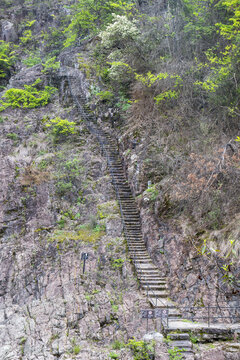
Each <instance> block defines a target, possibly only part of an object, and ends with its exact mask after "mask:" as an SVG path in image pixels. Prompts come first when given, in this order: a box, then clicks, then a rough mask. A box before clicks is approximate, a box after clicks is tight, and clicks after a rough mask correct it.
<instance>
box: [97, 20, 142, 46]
mask: <svg viewBox="0 0 240 360" xmlns="http://www.w3.org/2000/svg"><path fill="white" fill-rule="evenodd" d="M139 33H140V32H139V30H138V28H137V26H136V24H135V23H134V22H133V21H130V20H129V19H128V18H127V16H125V15H122V16H121V15H116V14H113V22H112V24H110V25H108V26H107V28H106V30H104V31H102V32H101V33H100V34H99V35H100V37H101V38H102V42H101V43H102V46H103V47H105V48H112V47H119V46H121V47H123V46H126V44H127V43H129V42H131V41H134V40H136V39H137V37H138V36H139Z"/></svg>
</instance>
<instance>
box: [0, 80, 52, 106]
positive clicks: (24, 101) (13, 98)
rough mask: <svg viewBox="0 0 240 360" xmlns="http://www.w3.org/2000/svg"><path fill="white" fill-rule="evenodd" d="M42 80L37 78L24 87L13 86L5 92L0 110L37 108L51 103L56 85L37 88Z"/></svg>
mask: <svg viewBox="0 0 240 360" xmlns="http://www.w3.org/2000/svg"><path fill="white" fill-rule="evenodd" d="M40 82H41V80H40V79H37V80H36V81H35V83H34V84H32V85H24V89H16V88H11V89H9V90H7V91H6V92H5V94H4V95H3V98H4V99H5V101H2V100H0V111H3V110H5V109H6V108H8V107H10V106H11V107H12V108H13V109H15V108H29V109H32V108H36V107H39V106H45V105H47V104H48V103H49V101H50V99H51V96H52V94H53V93H54V92H55V91H56V90H57V89H56V88H54V87H50V86H45V88H44V90H37V89H36V85H37V84H39V83H40Z"/></svg>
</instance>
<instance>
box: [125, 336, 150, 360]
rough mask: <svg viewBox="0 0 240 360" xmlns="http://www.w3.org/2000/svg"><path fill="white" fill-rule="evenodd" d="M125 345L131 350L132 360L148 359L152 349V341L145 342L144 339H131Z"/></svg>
mask: <svg viewBox="0 0 240 360" xmlns="http://www.w3.org/2000/svg"><path fill="white" fill-rule="evenodd" d="M127 346H128V347H129V348H130V349H131V350H132V352H133V356H134V360H150V359H151V357H150V353H152V352H153V351H154V343H151V344H147V343H146V342H145V341H142V340H140V341H137V340H135V338H133V339H131V340H130V341H129V343H128V344H127Z"/></svg>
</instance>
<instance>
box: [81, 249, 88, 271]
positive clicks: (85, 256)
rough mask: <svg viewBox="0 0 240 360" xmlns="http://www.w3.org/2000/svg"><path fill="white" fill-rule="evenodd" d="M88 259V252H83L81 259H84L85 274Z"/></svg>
mask: <svg viewBox="0 0 240 360" xmlns="http://www.w3.org/2000/svg"><path fill="white" fill-rule="evenodd" d="M87 259H88V253H82V255H81V260H83V274H84V273H85V266H86V260H87Z"/></svg>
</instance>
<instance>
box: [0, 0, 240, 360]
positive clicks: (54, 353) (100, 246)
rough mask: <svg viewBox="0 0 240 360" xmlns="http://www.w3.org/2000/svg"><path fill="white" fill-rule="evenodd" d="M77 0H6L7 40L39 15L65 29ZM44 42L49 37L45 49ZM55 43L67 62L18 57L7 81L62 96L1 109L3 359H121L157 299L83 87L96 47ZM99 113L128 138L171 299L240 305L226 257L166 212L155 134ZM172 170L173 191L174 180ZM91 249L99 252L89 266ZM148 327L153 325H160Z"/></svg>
mask: <svg viewBox="0 0 240 360" xmlns="http://www.w3.org/2000/svg"><path fill="white" fill-rule="evenodd" d="M69 3H72V2H69V1H61V2H59V1H50V2H48V3H46V2H44V3H42V2H41V1H40V2H39V1H33V2H32V3H31V4H30V3H28V2H24V3H23V1H18V2H16V4H15V6H14V8H12V7H11V4H10V2H9V1H7V0H6V1H4V5H5V8H4V12H2V13H1V14H0V20H1V25H2V31H1V39H2V40H4V41H7V42H8V41H13V42H15V43H18V42H19V38H20V37H21V36H22V35H23V28H22V21H25V20H26V21H27V20H29V19H30V18H31V19H34V20H35V23H34V25H33V33H34V34H38V33H40V32H41V31H46V32H47V31H48V26H49V24H51V25H52V27H53V28H55V27H56V28H57V26H58V22H59V21H60V20H59V19H62V18H65V17H66V16H67V15H68V14H69V11H70V10H69V8H68V5H69ZM55 40H56V39H55ZM34 46H35V47H36V44H35V45H34ZM34 46H33V48H32V50H34V51H35V50H36V49H35V48H34ZM43 47H44V45H43V43H41V42H40V43H39V48H38V50H39V51H40V55H41V51H42V50H43ZM54 51H55V52H56V53H57V54H58V55H59V57H58V59H59V61H60V64H61V66H60V69H58V70H56V71H55V72H54V71H52V72H51V71H49V72H46V73H44V72H42V70H43V67H42V65H40V64H37V65H34V66H32V67H30V68H27V67H26V66H24V65H23V64H22V63H21V62H20V60H19V61H17V62H16V64H15V67H14V68H13V69H10V70H11V71H10V70H9V74H8V75H9V78H8V77H7V79H6V82H7V83H8V85H7V88H11V87H16V88H23V87H24V85H31V84H33V83H34V82H35V81H36V80H37V79H38V78H40V79H41V82H42V85H41V86H42V87H43V86H44V85H51V86H56V87H57V89H58V92H57V94H58V95H55V97H53V99H52V101H51V102H50V103H49V104H48V105H46V106H45V107H40V108H36V109H32V110H31V109H19V108H17V109H12V108H10V107H9V108H8V109H6V110H5V111H3V112H1V113H0V180H1V185H0V359H1V360H17V359H18V360H20V359H21V360H35V359H36V360H56V359H60V360H64V359H79V360H80V359H82V360H88V359H89V360H90V359H91V360H94V359H100V360H101V359H102V360H107V359H109V358H114V355H112V357H110V354H111V352H112V351H113V349H114V345H115V347H117V345H119V342H125V343H127V342H128V340H129V339H130V338H132V337H133V336H135V337H136V338H137V339H142V338H143V336H144V334H145V333H146V331H147V329H146V323H144V322H143V321H141V319H140V309H141V308H146V307H148V306H149V305H148V303H147V301H146V297H145V296H144V295H143V294H142V293H141V292H139V291H138V290H139V285H138V283H137V280H136V276H135V274H134V273H133V268H132V264H131V262H130V260H129V258H128V253H127V249H126V243H125V240H124V238H123V229H122V223H121V218H120V214H119V209H118V205H117V203H116V200H115V194H114V191H113V187H112V185H111V180H110V176H109V174H108V170H107V163H106V160H105V159H104V156H102V154H101V150H100V147H99V145H98V143H97V141H96V139H95V138H94V136H93V135H92V134H90V133H89V130H88V129H87V127H86V126H85V124H84V122H83V120H82V118H81V112H79V109H78V108H77V106H76V103H75V102H74V99H73V97H72V95H73V96H74V97H75V98H76V99H77V98H78V97H79V96H82V95H84V96H85V97H86V98H89V97H90V95H89V94H90V93H89V82H88V81H87V79H86V76H85V74H84V71H80V69H79V63H78V61H77V56H78V54H79V53H80V52H81V55H82V56H83V58H84V57H86V58H87V56H88V53H87V52H86V53H85V51H84V50H83V49H82V48H78V47H74V48H72V49H70V50H64V51H62V52H61V53H60V51H59V49H57V48H54ZM59 53H60V54H59ZM22 55H23V58H26V56H27V55H26V53H24V52H23V54H22ZM40 55H39V56H40ZM69 77H70V78H71V84H72V87H71V88H69V82H68V79H69ZM95 80H96V81H97V79H95ZM4 85H6V84H4ZM76 99H75V100H76ZM94 107H95V105H93V108H94ZM98 114H100V116H99V119H98V120H99V122H100V123H101V125H103V126H105V127H106V128H108V130H109V131H110V132H112V134H113V135H114V134H115V136H117V137H118V139H119V147H120V152H121V154H122V158H123V166H124V168H125V170H126V173H127V176H128V180H129V183H130V185H131V188H132V191H133V194H134V196H135V197H136V201H137V203H138V206H139V210H140V214H141V220H142V231H143V235H144V240H145V243H146V245H147V248H148V250H149V253H150V255H151V257H152V258H153V260H154V262H155V264H156V265H157V266H158V267H159V270H160V273H161V274H162V276H167V277H168V281H169V287H170V292H171V298H172V299H173V300H175V301H176V302H177V303H178V304H179V305H181V306H192V305H196V306H202V305H208V304H213V303H214V304H219V303H221V304H222V305H228V306H230V307H234V306H236V305H237V304H239V294H238V293H237V292H233V291H230V290H231V289H230V288H229V287H228V286H227V285H226V283H224V282H223V274H222V272H221V266H222V265H223V264H221V263H218V264H216V263H213V262H211V261H209V259H208V258H207V257H205V256H202V255H200V253H199V250H201V246H200V245H201V244H202V242H201V241H203V239H202V238H201V236H200V237H198V239H196V238H195V237H196V236H195V235H196V234H195V233H194V230H193V229H192V228H191V226H190V225H189V223H188V222H187V221H186V219H184V218H177V219H174V218H171V213H170V215H169V214H167V212H168V209H169V199H168V197H167V196H166V193H165V192H164V191H163V190H161V191H160V192H159V193H157V194H155V193H154V188H151V186H149V189H148V181H149V179H150V178H151V176H150V175H151V169H150V165H148V163H149V161H150V160H151V159H149V158H148V155H149V154H148V146H149V142H148V141H149V138H148V136H142V137H140V136H139V138H138V135H136V136H135V134H130V135H129V133H128V135H126V134H125V128H124V127H123V128H121V127H119V128H118V129H115V130H114V129H112V128H110V127H111V126H110V125H113V124H109V123H107V121H106V119H107V120H109V114H112V109H108V108H107V109H106V107H103V110H102V109H98ZM101 114H102V116H101ZM106 114H107V115H106ZM115 115H116V113H115ZM57 117H59V118H61V119H67V120H68V121H71V122H75V125H76V133H75V134H71V136H56V134H54V132H53V131H52V130H51V128H49V127H47V126H46V124H47V123H48V121H49V120H50V119H55V118H57ZM135 137H136V138H137V141H136V139H135ZM153 157H154V155H153ZM161 170H162V169H158V170H157V171H158V172H159V174H160V173H161ZM146 174H147V175H149V177H148V176H147V175H146ZM159 176H160V177H161V176H162V174H160V175H159ZM161 179H162V183H161V186H162V187H161V186H160V188H161V189H164V188H165V184H164V182H165V183H167V182H168V179H167V178H164V176H162V177H161ZM170 185H171V183H170ZM148 190H149V191H148ZM233 222H234V224H233ZM233 222H232V223H229V224H228V226H227V227H225V229H222V230H219V231H215V232H214V231H212V232H211V234H209V239H210V241H213V242H214V239H220V240H221V242H220V243H221V246H222V248H223V249H225V253H227V252H228V250H229V248H228V245H227V244H226V236H225V235H226V234H228V235H229V236H230V237H231V234H232V233H233V232H234V231H235V233H234V238H236V237H237V235H238V234H239V228H240V227H239V218H238V217H236V219H234V221H233ZM197 241H199V243H197ZM238 251H239V250H238ZM83 254H88V255H87V257H88V258H87V260H86V264H85V268H84V262H83V257H82V255H83ZM238 254H239V253H238ZM217 265H220V268H219V266H217ZM200 314H201V312H200ZM149 326H150V330H152V328H151V326H153V323H151V324H150V325H149ZM236 349H238V347H237V345H236V344H235V345H234V344H233V346H232V347H231V346H228V345H225V344H223V345H219V347H217V348H216V349H210V350H209V348H207V346H206V347H204V346H202V348H200V350H199V354H198V355H197V357H196V359H199V360H206V359H208V358H211V359H212V360H213V359H214V356H215V359H216V360H219V359H225V360H226V359H231V360H236V359H239V357H238V354H237V351H236ZM114 351H115V350H114ZM116 352H117V355H118V356H119V358H120V359H121V360H130V359H134V356H133V354H132V352H131V351H130V350H129V347H125V348H123V349H117V350H116ZM232 354H233V355H232ZM115 358H116V357H115ZM167 358H168V354H167V351H166V347H165V345H164V344H161V345H159V344H158V347H157V351H156V356H155V360H158V359H159V360H160V359H161V360H164V359H167Z"/></svg>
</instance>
